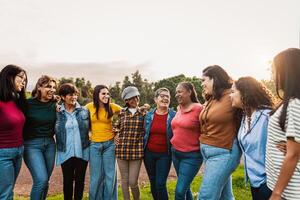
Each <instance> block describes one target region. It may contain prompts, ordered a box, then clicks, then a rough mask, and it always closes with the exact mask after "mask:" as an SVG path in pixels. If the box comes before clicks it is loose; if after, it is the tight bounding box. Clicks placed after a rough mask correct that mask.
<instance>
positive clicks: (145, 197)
mask: <svg viewBox="0 0 300 200" xmlns="http://www.w3.org/2000/svg"><path fill="white" fill-rule="evenodd" d="M232 180H233V192H234V196H235V199H236V200H251V192H250V186H247V187H246V186H245V182H244V170H243V166H239V167H238V168H237V169H236V171H235V172H234V173H233V177H232ZM201 181H202V176H201V175H200V176H196V177H195V179H194V181H193V183H192V185H191V190H192V192H193V194H194V196H195V199H196V196H197V193H198V190H199V187H200V184H201ZM175 186H176V180H169V181H168V192H169V199H170V200H171V199H174V193H175ZM140 190H141V199H142V200H152V196H151V192H150V186H149V184H146V185H142V186H140ZM15 199H16V200H27V199H28V198H24V197H16V198H15ZM61 199H63V195H62V194H60V195H55V196H50V197H48V198H47V200H61ZM84 199H88V198H87V194H85V196H84ZM118 199H119V200H122V199H123V198H122V192H121V188H120V187H119V189H118Z"/></svg>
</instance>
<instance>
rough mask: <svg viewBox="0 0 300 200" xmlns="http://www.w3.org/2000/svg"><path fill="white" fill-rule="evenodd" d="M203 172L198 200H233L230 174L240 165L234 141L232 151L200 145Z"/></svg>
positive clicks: (237, 149)
mask: <svg viewBox="0 0 300 200" xmlns="http://www.w3.org/2000/svg"><path fill="white" fill-rule="evenodd" d="M200 148H201V153H202V155H203V159H204V163H205V170H204V175H203V181H202V184H201V188H200V191H199V195H198V200H234V196H233V193H232V180H231V174H232V172H233V171H234V170H235V169H236V168H237V166H238V165H239V163H240V158H241V150H240V148H239V145H238V143H237V140H234V142H233V145H232V149H224V148H219V147H214V146H210V145H206V144H201V145H200Z"/></svg>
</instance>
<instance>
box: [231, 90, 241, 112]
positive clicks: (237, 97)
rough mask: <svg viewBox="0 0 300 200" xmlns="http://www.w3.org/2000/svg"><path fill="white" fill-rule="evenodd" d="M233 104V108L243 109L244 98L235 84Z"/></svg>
mask: <svg viewBox="0 0 300 200" xmlns="http://www.w3.org/2000/svg"><path fill="white" fill-rule="evenodd" d="M230 98H231V104H232V107H236V108H243V102H242V96H241V93H240V91H239V90H238V89H237V88H236V86H235V84H233V85H232V87H231V94H230Z"/></svg>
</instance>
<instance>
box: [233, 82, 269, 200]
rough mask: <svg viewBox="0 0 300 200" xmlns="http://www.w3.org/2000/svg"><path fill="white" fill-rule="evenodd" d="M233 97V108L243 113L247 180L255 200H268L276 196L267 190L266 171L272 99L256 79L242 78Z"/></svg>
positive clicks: (242, 140)
mask: <svg viewBox="0 0 300 200" xmlns="http://www.w3.org/2000/svg"><path fill="white" fill-rule="evenodd" d="M230 97H231V101H232V106H233V107H236V108H240V109H242V110H243V118H242V122H241V126H240V129H239V132H238V141H239V145H240V147H241V150H242V152H243V154H244V163H245V165H244V166H245V178H246V181H249V182H250V186H251V194H252V199H253V200H267V199H269V197H270V195H271V193H272V191H271V190H270V189H269V188H268V187H267V183H266V182H267V176H266V170H265V154H266V143H267V131H268V123H269V113H270V111H271V109H272V106H273V101H272V95H271V93H270V92H269V90H267V88H266V87H265V86H264V85H263V84H262V83H260V82H258V81H257V80H256V79H254V78H252V77H242V78H239V79H238V80H237V81H235V82H234V84H233V85H232V89H231V94H230Z"/></svg>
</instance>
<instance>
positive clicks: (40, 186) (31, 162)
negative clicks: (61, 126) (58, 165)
mask: <svg viewBox="0 0 300 200" xmlns="http://www.w3.org/2000/svg"><path fill="white" fill-rule="evenodd" d="M55 152H56V147H55V142H54V139H53V138H48V137H47V138H46V137H43V138H34V139H29V140H25V142H24V161H25V164H26V166H27V167H28V169H29V171H30V174H31V176H32V180H33V185H32V189H31V193H30V199H31V200H44V199H46V197H47V193H48V187H49V179H50V176H51V174H52V171H53V167H54V162H55Z"/></svg>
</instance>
